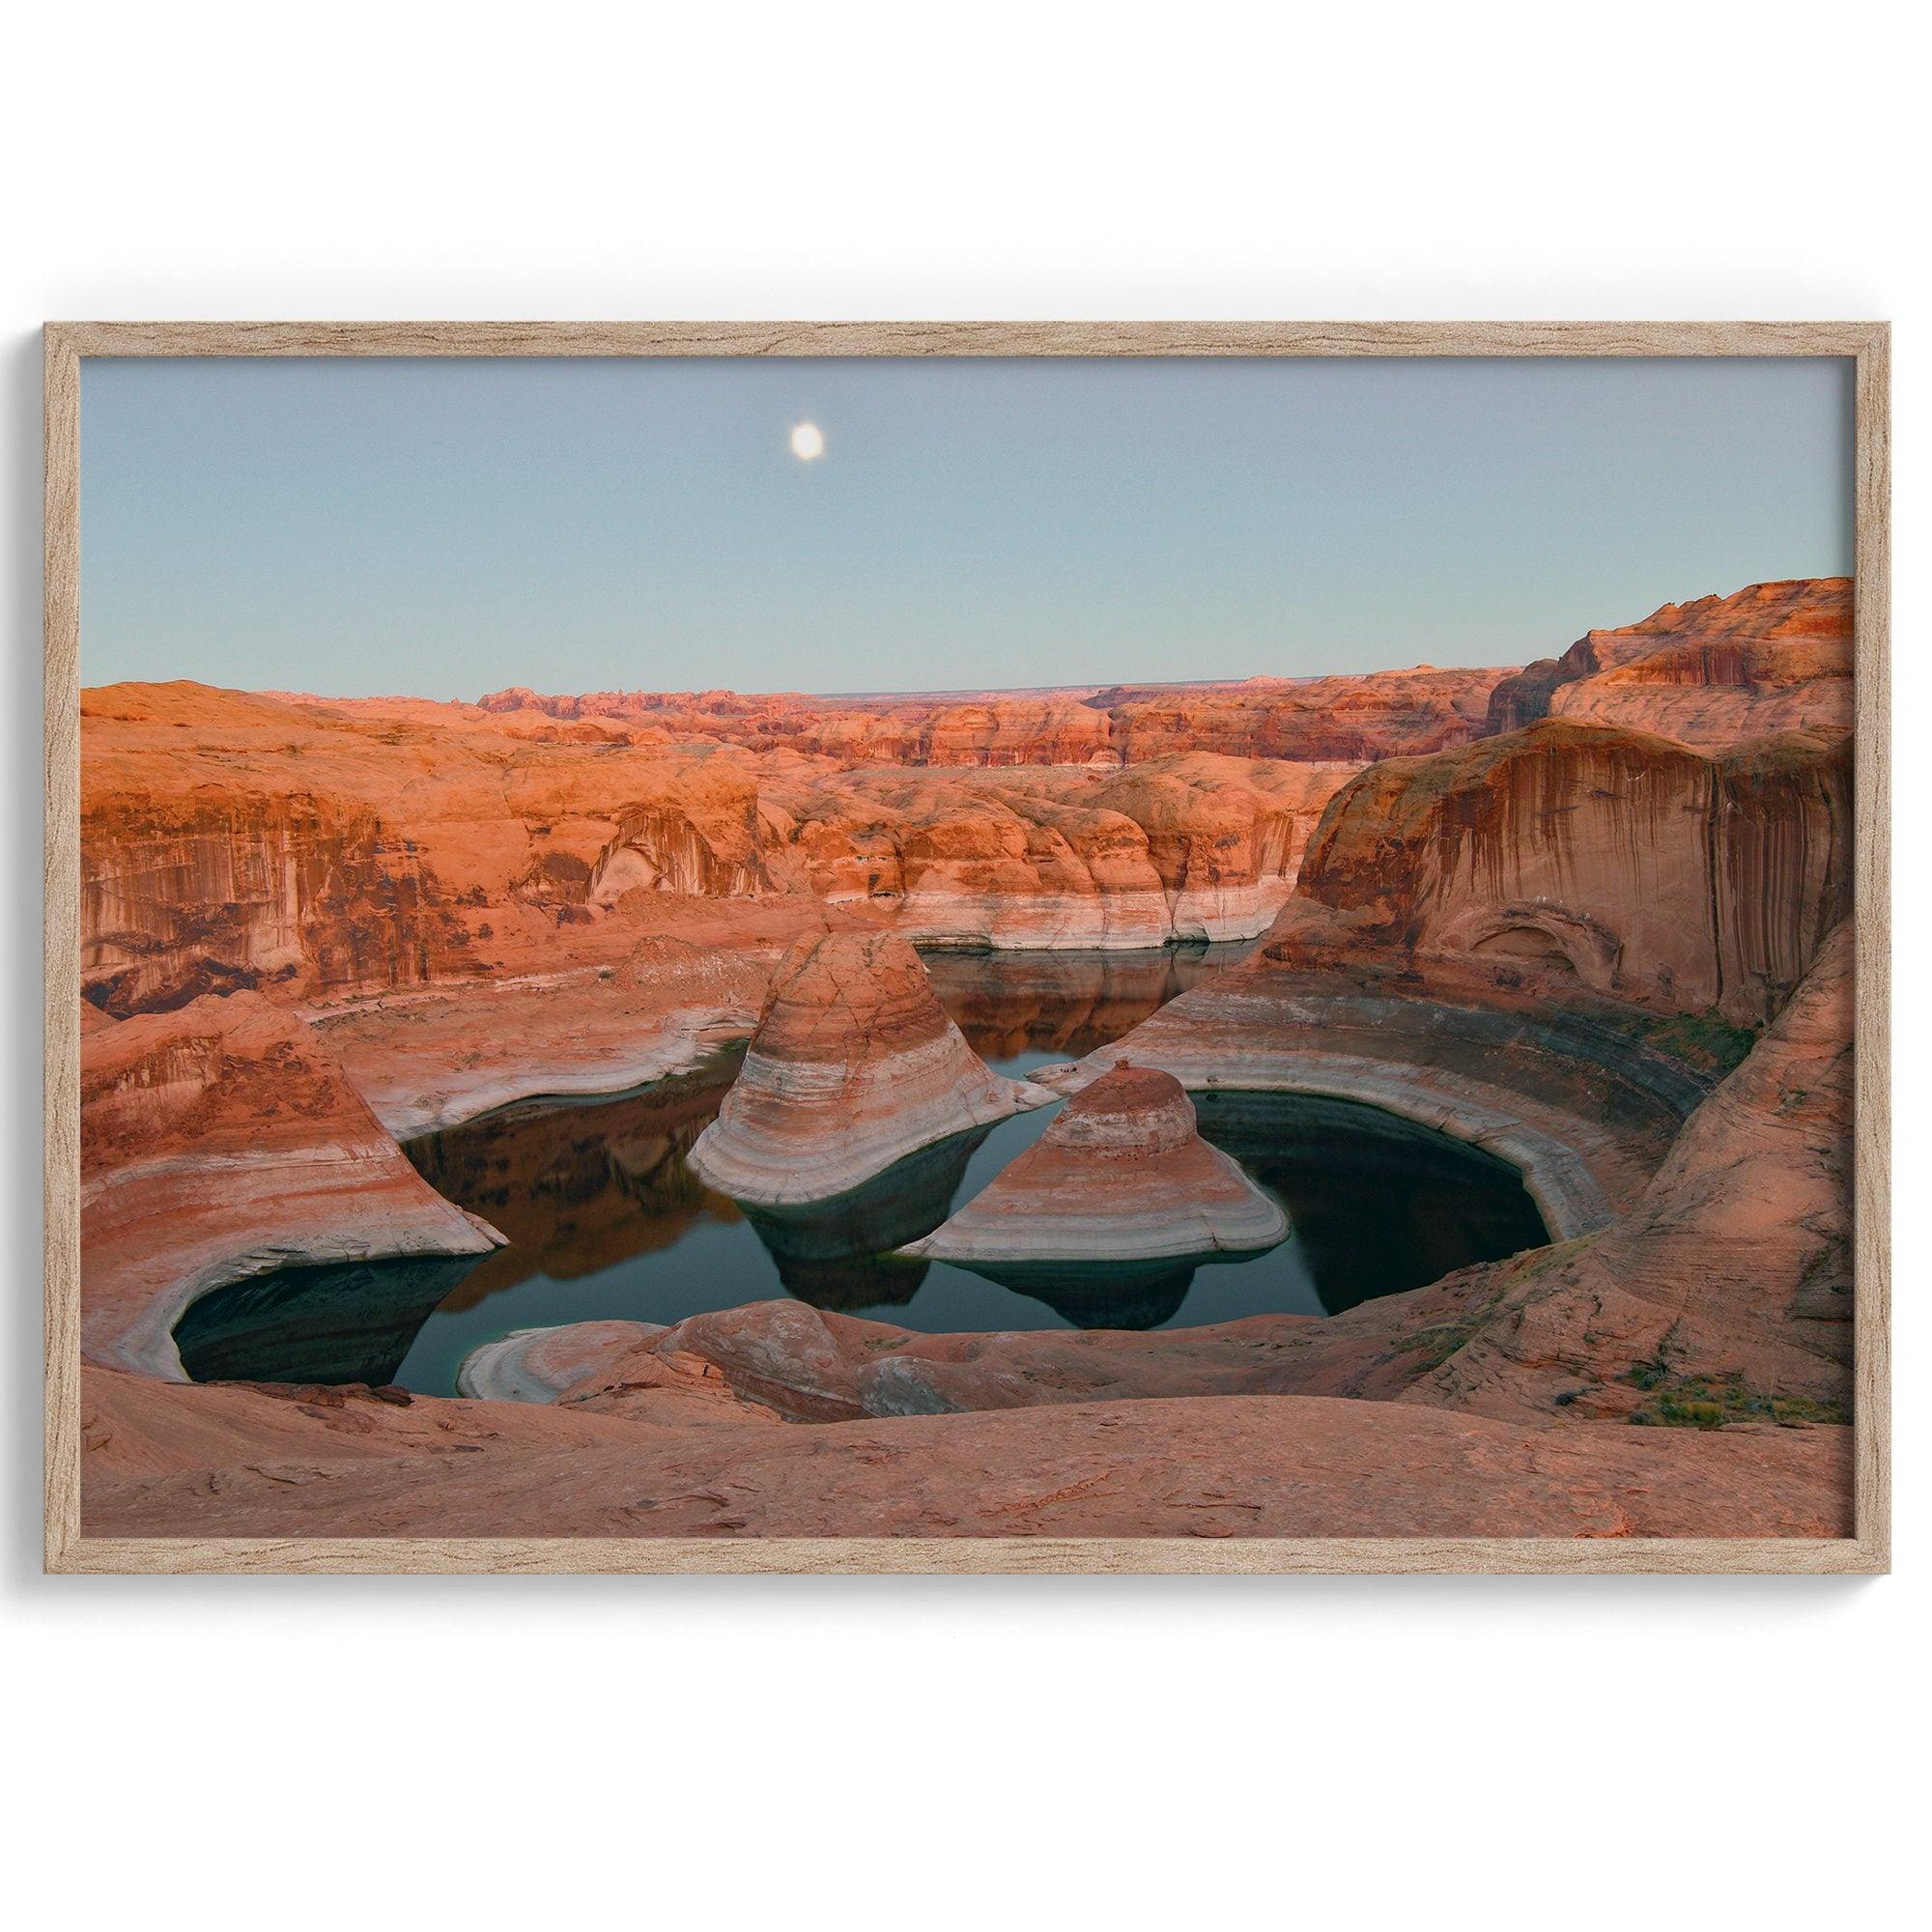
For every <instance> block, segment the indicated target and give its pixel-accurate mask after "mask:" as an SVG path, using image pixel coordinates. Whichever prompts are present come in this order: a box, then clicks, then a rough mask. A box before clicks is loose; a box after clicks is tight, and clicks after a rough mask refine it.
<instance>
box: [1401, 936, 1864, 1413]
mask: <svg viewBox="0 0 1932 1932" xmlns="http://www.w3.org/2000/svg"><path fill="white" fill-rule="evenodd" d="M1852 967H1853V945H1852V931H1851V927H1850V926H1849V925H1844V926H1840V927H1839V928H1838V930H1837V931H1836V932H1834V933H1833V935H1832V937H1831V939H1830V940H1829V941H1828V942H1827V944H1826V945H1825V947H1824V948H1823V949H1822V950H1821V951H1820V953H1819V956H1818V959H1817V962H1816V964H1815V965H1814V966H1813V968H1812V970H1811V973H1810V975H1809V976H1808V977H1807V979H1806V980H1805V982H1804V986H1803V987H1802V988H1801V990H1800V991H1799V993H1798V995H1797V997H1796V998H1795V999H1793V1000H1792V1002H1791V1004H1790V1005H1789V1006H1788V1007H1787V1008H1786V1009H1784V1011H1783V1012H1782V1013H1781V1014H1779V1015H1778V1017H1777V1019H1776V1022H1775V1023H1774V1024H1773V1026H1772V1027H1771V1029H1770V1030H1769V1032H1767V1033H1766V1035H1765V1037H1764V1038H1763V1040H1762V1041H1760V1042H1759V1044H1758V1046H1757V1047H1756V1049H1755V1050H1754V1051H1753V1052H1752V1053H1751V1054H1750V1056H1749V1057H1748V1058H1747V1060H1746V1061H1745V1062H1744V1064H1743V1065H1741V1066H1740V1067H1739V1068H1738V1069H1737V1071H1736V1072H1734V1073H1733V1074H1731V1075H1730V1077H1729V1078H1728V1079H1727V1080H1725V1081H1724V1083H1723V1084H1722V1085H1721V1086H1720V1087H1719V1088H1718V1089H1717V1091H1716V1092H1715V1093H1714V1094H1712V1095H1711V1096H1710V1098H1709V1099H1707V1100H1706V1101H1705V1102H1704V1103H1703V1105H1702V1106H1701V1107H1699V1108H1698V1109H1697V1111H1696V1112H1695V1113H1694V1114H1693V1115H1692V1116H1691V1117H1690V1122H1688V1124H1687V1125H1686V1127H1685V1129H1684V1132H1683V1134H1682V1135H1681V1137H1680V1138H1679V1139H1678V1141H1677V1144H1676V1145H1675V1146H1674V1147H1673V1148H1672V1149H1671V1151H1670V1154H1669V1157H1668V1158H1667V1159H1666V1160H1665V1161H1664V1163H1663V1165H1662V1167H1661V1168H1660V1169H1659V1171H1658V1173H1657V1174H1656V1176H1655V1177H1654V1178H1653V1179H1652V1180H1651V1182H1650V1184H1649V1186H1648V1187H1646V1188H1645V1190H1644V1192H1643V1194H1642V1196H1641V1197H1640V1198H1639V1200H1638V1201H1637V1202H1636V1203H1635V1205H1634V1207H1633V1208H1631V1209H1630V1211H1629V1212H1627V1213H1626V1214H1624V1215H1622V1216H1620V1217H1619V1218H1618V1219H1617V1220H1616V1221H1615V1222H1614V1223H1613V1224H1612V1225H1611V1226H1610V1227H1608V1228H1606V1229H1605V1231H1604V1232H1603V1233H1602V1234H1601V1235H1600V1236H1598V1237H1597V1238H1596V1239H1595V1240H1594V1241H1591V1242H1587V1243H1583V1244H1579V1246H1578V1247H1577V1249H1576V1250H1575V1251H1574V1252H1569V1253H1565V1252H1564V1251H1562V1250H1556V1251H1553V1252H1552V1253H1551V1254H1550V1255H1548V1256H1547V1257H1545V1258H1544V1259H1543V1264H1541V1265H1538V1266H1534V1267H1528V1268H1521V1267H1519V1268H1516V1269H1514V1270H1512V1269H1511V1268H1510V1267H1509V1265H1508V1264H1504V1265H1503V1267H1501V1268H1499V1269H1497V1270H1493V1271H1483V1270H1478V1271H1476V1272H1477V1273H1478V1274H1479V1275H1484V1274H1487V1279H1486V1280H1485V1281H1484V1282H1483V1283H1482V1284H1481V1292H1479V1293H1478V1294H1476V1295H1475V1296H1473V1297H1471V1299H1472V1301H1473V1303H1474V1306H1473V1308H1472V1310H1471V1311H1470V1313H1469V1314H1467V1315H1465V1316H1464V1317H1463V1320H1464V1321H1466V1323H1467V1333H1466V1335H1465V1336H1464V1337H1463V1339H1462V1342H1461V1345H1460V1346H1459V1347H1458V1348H1457V1350H1455V1352H1454V1353H1453V1354H1452V1355H1451V1356H1450V1357H1449V1358H1448V1359H1447V1360H1445V1361H1444V1362H1443V1363H1442V1365H1441V1366H1440V1368H1438V1369H1437V1370H1436V1371H1435V1373H1434V1374H1433V1376H1432V1377H1431V1378H1430V1379H1429V1381H1428V1383H1427V1384H1426V1385H1425V1386H1424V1387H1420V1388H1418V1389H1417V1390H1416V1391H1414V1393H1413V1395H1412V1397H1411V1399H1423V1400H1429V1401H1433V1402H1441V1403H1445V1404H1448V1405H1451V1406H1456V1407H1460V1408H1472V1409H1478V1410H1481V1411H1482V1412H1484V1413H1488V1414H1497V1415H1510V1416H1520V1415H1522V1414H1524V1413H1537V1412H1542V1413H1548V1412H1549V1410H1550V1406H1551V1405H1552V1404H1553V1403H1554V1402H1555V1401H1556V1399H1557V1398H1558V1397H1559V1396H1563V1395H1565V1394H1568V1396H1569V1399H1570V1401H1571V1402H1572V1403H1573V1404H1578V1403H1581V1404H1588V1405H1590V1406H1592V1407H1595V1408H1596V1409H1597V1410H1598V1411H1599V1412H1607V1413H1611V1414H1616V1415H1636V1414H1644V1415H1646V1416H1647V1417H1648V1418H1649V1419H1653V1420H1655V1419H1660V1418H1661V1419H1666V1420H1668V1419H1674V1418H1672V1417H1671V1416H1670V1415H1669V1414H1668V1413H1667V1409H1668V1408H1669V1407H1672V1406H1674V1407H1675V1408H1676V1409H1678V1410H1679V1411H1683V1410H1685V1409H1686V1408H1687V1407H1690V1408H1692V1410H1693V1413H1694V1406H1695V1405H1700V1404H1701V1405H1703V1406H1706V1407H1715V1409H1716V1411H1717V1418H1724V1417H1725V1416H1726V1411H1727V1409H1728V1411H1729V1412H1730V1413H1732V1414H1735V1415H1737V1416H1738V1417H1740V1418H1744V1417H1748V1416H1749V1415H1751V1414H1754V1413H1759V1412H1765V1411H1764V1410H1762V1409H1760V1408H1754V1407H1753V1406H1751V1405H1752V1404H1753V1403H1756V1404H1759V1405H1769V1404H1770V1403H1772V1402H1774V1401H1775V1402H1782V1403H1785V1404H1787V1405H1795V1406H1797V1407H1798V1409H1799V1412H1800V1413H1809V1414H1812V1415H1823V1416H1826V1417H1829V1418H1835V1419H1842V1418H1843V1417H1844V1416H1845V1415H1846V1414H1847V1413H1848V1412H1849V1407H1850V1400H1851V1372H1850V1361H1851V1306H1852V1264H1851V1248H1850V1241H1851V1223H1852V1213H1851V1206H1852V1204H1851V1160H1852V1140H1851V1130H1852V1120H1853V1090H1852V1070H1853V1060H1852V985H1853V972H1852ZM1425 1293H1429V1291H1425ZM1714 1419H1716V1418H1714Z"/></svg>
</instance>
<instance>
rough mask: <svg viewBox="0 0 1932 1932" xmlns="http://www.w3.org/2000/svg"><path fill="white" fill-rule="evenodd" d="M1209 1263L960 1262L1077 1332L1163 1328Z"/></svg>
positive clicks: (956, 1265) (956, 1264)
mask: <svg viewBox="0 0 1932 1932" xmlns="http://www.w3.org/2000/svg"><path fill="white" fill-rule="evenodd" d="M952 1265H953V1266H955V1267H963V1268H966V1269H969V1270H970V1271H971V1272H972V1273H974V1274H977V1275H982V1276H983V1277H984V1278H985V1279H986V1280H987V1281H994V1282H998V1283H999V1285H1000V1286H1001V1287H1002V1288H1010V1289H1011V1290H1012V1291H1013V1292H1014V1293H1016V1294H1028V1295H1031V1296H1032V1297H1033V1298H1034V1300H1036V1301H1043V1302H1044V1303H1045V1304H1046V1305H1047V1307H1049V1308H1050V1309H1052V1310H1053V1312H1054V1313H1055V1314H1056V1315H1058V1316H1059V1317H1060V1318H1061V1319H1062V1320H1063V1321H1070V1322H1071V1323H1072V1324H1073V1325H1074V1327H1076V1328H1158V1327H1159V1326H1160V1324H1161V1323H1162V1322H1163V1321H1173V1320H1174V1318H1175V1317H1176V1316H1177V1315H1178V1314H1179V1312H1180V1304H1181V1303H1182V1302H1183V1301H1185V1300H1186V1299H1187V1291H1188V1290H1189V1289H1190V1288H1192V1287H1193V1286H1194V1270H1195V1269H1196V1267H1197V1266H1202V1265H1205V1263H1200V1262H1195V1261H1180V1262H1175V1261H1158V1262H1025V1263H1015V1262H1001V1263H998V1264H992V1263H988V1262H955V1263H953V1264H952Z"/></svg>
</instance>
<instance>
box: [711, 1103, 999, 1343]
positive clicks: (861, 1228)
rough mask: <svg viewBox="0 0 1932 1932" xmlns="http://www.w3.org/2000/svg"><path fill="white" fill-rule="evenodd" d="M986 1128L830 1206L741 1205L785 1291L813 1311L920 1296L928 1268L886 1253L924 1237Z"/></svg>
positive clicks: (942, 1213) (914, 1157) (895, 1303)
mask: <svg viewBox="0 0 1932 1932" xmlns="http://www.w3.org/2000/svg"><path fill="white" fill-rule="evenodd" d="M986 1131H987V1130H986V1129H984V1128H981V1129H980V1130H979V1131H978V1132H976V1133H970V1134H955V1135H953V1137H952V1139H951V1140H945V1141H941V1142H939V1143H938V1144H937V1145H936V1146H934V1147H929V1148H922V1149H921V1150H920V1151H919V1152H918V1153H915V1154H910V1155H908V1156H907V1157H906V1158H905V1159H904V1160H902V1161H899V1162H898V1163H897V1164H896V1165H895V1166H893V1167H891V1168H889V1169H888V1170H887V1171H886V1172H885V1173H884V1174H881V1175H879V1176H877V1177H875V1178H874V1179H871V1180H868V1181H867V1183H866V1184H865V1186H863V1187H855V1188H854V1189H853V1190H852V1191H851V1192H850V1193H849V1194H840V1195H838V1196H837V1197H836V1198H835V1199H833V1200H831V1201H815V1202H813V1203H812V1204H811V1205H810V1207H804V1208H753V1207H750V1206H747V1207H746V1208H744V1210H743V1211H744V1215H745V1219H746V1220H747V1221H749V1222H750V1223H751V1224H752V1227H753V1230H754V1231H755V1232H756V1234H757V1236H758V1238H759V1240H761V1241H763V1242H764V1244H765V1247H766V1248H767V1250H768V1251H769V1252H770V1254H771V1258H772V1261H773V1263H774V1264H776V1266H777V1268H778V1271H779V1281H780V1283H781V1285H782V1287H783V1288H784V1291H785V1293H787V1294H795V1295H797V1296H798V1298H799V1299H800V1300H801V1301H809V1302H810V1303H811V1305H812V1306H813V1307H814V1308H837V1309H843V1310H850V1309H855V1308H890V1307H899V1306H901V1305H903V1304H904V1303H905V1302H908V1301H910V1300H911V1299H912V1298H913V1296H914V1295H915V1294H916V1293H918V1292H919V1288H920V1284H921V1283H922V1282H923V1281H924V1280H925V1277H926V1272H927V1270H928V1268H929V1267H930V1265H931V1264H930V1263H928V1262H924V1261H919V1260H914V1259H912V1258H910V1257H903V1256H899V1255H895V1254H894V1253H893V1252H892V1250H893V1249H895V1248H897V1247H903V1246H904V1245H905V1243H906V1242H907V1241H916V1240H918V1239H919V1237H920V1236H922V1235H929V1234H931V1233H932V1231H933V1229H935V1228H936V1227H938V1226H939V1224H940V1222H942V1221H943V1220H945V1219H946V1217H947V1215H949V1214H950V1213H952V1198H953V1196H954V1195H955V1194H957V1193H958V1191H959V1183H960V1181H961V1180H962V1179H964V1178H965V1175H966V1168H967V1163H968V1162H969V1161H971V1159H972V1157H973V1155H974V1154H975V1153H976V1152H978V1151H979V1149H980V1145H981V1144H982V1143H983V1142H984V1140H985V1138H986Z"/></svg>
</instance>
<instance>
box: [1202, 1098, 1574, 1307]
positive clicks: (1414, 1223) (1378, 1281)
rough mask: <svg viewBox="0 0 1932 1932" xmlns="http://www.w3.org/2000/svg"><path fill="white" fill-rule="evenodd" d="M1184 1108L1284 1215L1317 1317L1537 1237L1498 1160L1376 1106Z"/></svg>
mask: <svg viewBox="0 0 1932 1932" xmlns="http://www.w3.org/2000/svg"><path fill="white" fill-rule="evenodd" d="M1194 1111H1195V1115H1196V1117H1197V1118H1198V1119H1199V1121H1200V1122H1201V1133H1202V1137H1203V1139H1205V1140H1209V1141H1212V1142H1213V1144H1214V1145H1215V1146H1216V1147H1217V1148H1219V1149H1220V1150H1221V1151H1222V1152H1223V1153H1229V1154H1232V1155H1233V1156H1234V1157H1235V1158H1236V1160H1237V1161H1239V1162H1240V1163H1241V1165H1242V1166H1243V1167H1244V1168H1246V1169H1247V1171H1248V1172H1249V1174H1251V1175H1252V1176H1253V1177H1254V1178H1255V1179H1256V1180H1258V1181H1260V1182H1261V1184H1262V1185H1263V1186H1264V1187H1265V1188H1266V1189H1267V1190H1268V1192H1269V1193H1271V1194H1272V1195H1273V1196H1274V1197H1275V1199H1276V1200H1277V1201H1279V1202H1280V1203H1281V1205H1282V1207H1283V1208H1286V1209H1287V1211H1288V1218H1289V1223H1290V1225H1291V1226H1292V1227H1293V1230H1294V1234H1293V1245H1294V1246H1295V1247H1296V1248H1298V1249H1299V1250H1300V1252H1301V1260H1302V1264H1303V1265H1304V1266H1305V1267H1306V1268H1307V1270H1308V1273H1309V1276H1310V1278H1311V1279H1312V1280H1313V1281H1314V1282H1315V1284H1316V1289H1317V1293H1319V1294H1320V1295H1321V1306H1322V1309H1323V1311H1324V1312H1325V1313H1327V1314H1329V1315H1339V1314H1341V1312H1342V1311H1343V1310H1344V1309H1345V1308H1353V1307H1354V1306H1355V1304H1356V1303H1357V1302H1360V1301H1367V1300H1369V1299H1370V1298H1371V1297H1372V1296H1374V1295H1378V1294H1399V1293H1402V1291H1403V1290H1405V1289H1409V1288H1420V1287H1421V1286H1422V1285H1423V1283H1424V1282H1429V1281H1438V1280H1440V1279H1441V1277H1442V1276H1443V1275H1445V1274H1450V1273H1453V1272H1454V1271H1455V1270H1456V1269H1457V1268H1461V1267H1467V1266H1469V1265H1470V1264H1471V1263H1473V1262H1479V1261H1492V1260H1495V1259H1497V1258H1499V1257H1501V1256H1503V1255H1513V1254H1516V1253H1518V1252H1519V1251H1520V1250H1521V1249H1523V1248H1534V1247H1541V1246H1542V1244H1543V1243H1544V1242H1545V1241H1547V1240H1548V1238H1549V1236H1548V1233H1547V1232H1546V1231H1545V1229H1544V1226H1543V1217H1542V1216H1541V1215H1540V1214H1539V1213H1538V1212H1537V1211H1536V1204H1535V1203H1534V1202H1533V1201H1532V1200H1531V1199H1530V1198H1529V1194H1528V1191H1527V1190H1526V1189H1525V1188H1524V1186H1523V1184H1522V1177H1521V1175H1520V1174H1519V1173H1518V1172H1517V1170H1516V1169H1515V1168H1514V1167H1512V1166H1511V1165H1510V1164H1509V1163H1508V1162H1507V1161H1504V1160H1498V1159H1497V1158H1496V1157H1495V1156H1494V1155H1493V1154H1489V1153H1485V1152H1483V1151H1482V1150H1481V1149H1480V1148H1473V1147H1469V1146H1467V1145H1465V1144H1464V1143H1463V1142H1462V1141H1455V1140H1451V1139H1450V1138H1449V1137H1448V1136H1447V1135H1446V1134H1438V1133H1435V1132H1434V1131H1433V1130H1431V1129H1430V1128H1428V1127H1423V1126H1417V1125H1416V1124H1415V1123H1414V1122H1411V1121H1405V1120H1401V1119H1399V1118H1398V1117H1397V1116H1396V1115H1394V1114H1384V1113H1382V1112H1381V1111H1380V1110H1379V1109H1378V1108H1376V1107H1363V1106H1358V1105H1357V1104H1355V1103H1354V1102H1353V1101H1349V1100H1324V1099H1321V1098H1318V1097H1317V1096H1316V1095H1314V1094H1231V1093H1213V1094H1195V1095H1194Z"/></svg>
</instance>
